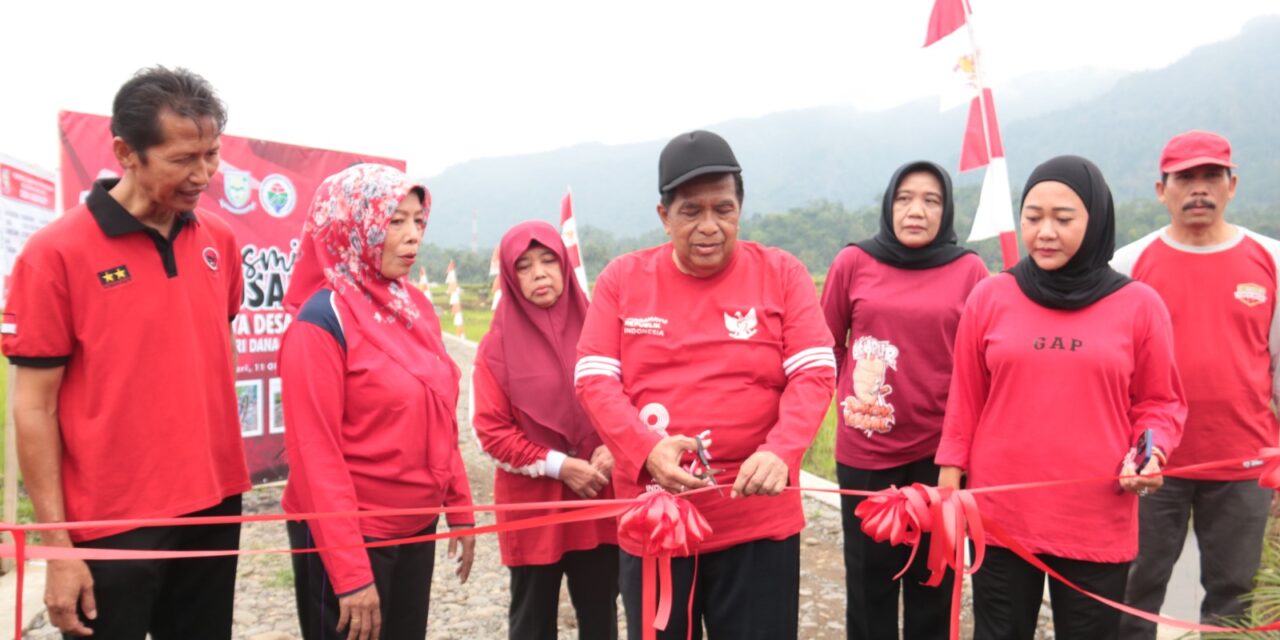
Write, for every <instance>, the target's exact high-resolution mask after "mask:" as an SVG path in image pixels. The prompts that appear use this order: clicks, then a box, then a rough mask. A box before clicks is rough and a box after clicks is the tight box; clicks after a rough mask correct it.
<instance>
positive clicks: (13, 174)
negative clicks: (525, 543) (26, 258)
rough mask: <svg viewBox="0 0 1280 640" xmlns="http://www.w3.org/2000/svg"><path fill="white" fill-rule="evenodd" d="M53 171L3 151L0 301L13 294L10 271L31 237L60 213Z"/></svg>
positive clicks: (0, 167)
mask: <svg viewBox="0 0 1280 640" xmlns="http://www.w3.org/2000/svg"><path fill="white" fill-rule="evenodd" d="M54 194H55V187H54V183H53V174H52V173H49V172H48V171H45V170H43V169H39V168H37V167H35V166H32V165H29V164H26V163H24V162H21V161H19V160H17V159H15V158H10V157H9V156H6V155H3V154H0V274H3V291H0V303H3V301H4V300H6V299H8V297H9V274H10V273H11V272H12V271H13V261H14V260H16V259H17V258H18V254H19V253H20V252H21V251H22V246H23V245H24V244H26V243H27V238H30V237H31V234H33V233H35V232H36V230H38V229H39V228H40V227H43V226H44V225H46V224H49V223H50V222H52V221H53V219H54V218H55V217H57V215H58V208H57V206H56V205H55V203H54Z"/></svg>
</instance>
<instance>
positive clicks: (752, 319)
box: [724, 307, 756, 340]
mask: <svg viewBox="0 0 1280 640" xmlns="http://www.w3.org/2000/svg"><path fill="white" fill-rule="evenodd" d="M724 328H726V329H728V330H729V337H730V338H735V339H738V340H746V339H747V338H750V337H751V336H754V335H755V334H756V309H755V307H752V308H751V310H750V311H747V315H745V316H744V315H742V312H741V311H735V312H734V313H733V315H729V313H728V312H725V314H724Z"/></svg>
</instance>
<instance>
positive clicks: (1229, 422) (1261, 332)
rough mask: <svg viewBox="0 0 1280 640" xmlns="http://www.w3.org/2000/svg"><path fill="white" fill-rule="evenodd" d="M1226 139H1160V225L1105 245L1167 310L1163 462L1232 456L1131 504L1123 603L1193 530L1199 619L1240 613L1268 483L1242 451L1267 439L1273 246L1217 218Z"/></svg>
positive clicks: (1143, 599) (1276, 258)
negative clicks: (1169, 373) (1176, 382)
mask: <svg viewBox="0 0 1280 640" xmlns="http://www.w3.org/2000/svg"><path fill="white" fill-rule="evenodd" d="M1235 166H1236V165H1235V164H1233V163H1232V162H1231V143H1229V142H1228V141H1227V139H1226V138H1223V137H1222V136H1220V135H1217V134H1214V133H1209V132H1206V131H1188V132H1186V133H1183V134H1179V135H1177V136H1174V137H1173V139H1171V140H1170V141H1169V143H1168V144H1167V145H1166V146H1165V148H1164V153H1163V154H1162V155H1161V157H1160V175H1161V177H1160V181H1159V182H1157V183H1156V197H1157V198H1159V199H1160V201H1161V202H1162V203H1164V205H1165V206H1166V207H1167V208H1168V209H1169V225H1168V226H1166V227H1164V228H1162V229H1159V230H1157V231H1154V232H1152V233H1151V234H1149V235H1147V236H1146V237H1144V238H1142V239H1140V240H1138V241H1137V242H1134V243H1133V244H1130V245H1129V246H1127V247H1124V248H1123V249H1121V250H1119V251H1117V252H1116V255H1115V259H1114V260H1113V262H1112V266H1113V267H1115V268H1116V270H1118V271H1120V272H1121V273H1127V274H1129V275H1130V276H1132V277H1133V278H1134V279H1136V280H1140V281H1142V282H1145V283H1147V284H1149V285H1151V286H1152V287H1153V288H1155V290H1156V291H1157V292H1158V293H1159V294H1160V297H1161V298H1163V299H1164V302H1165V304H1166V305H1167V306H1168V307H1169V313H1170V315H1171V316H1172V317H1173V332H1174V351H1175V355H1176V358H1177V363H1178V370H1179V372H1180V373H1181V376H1182V382H1183V385H1184V387H1185V388H1186V394H1187V405H1188V413H1187V423H1186V431H1185V432H1184V434H1183V436H1182V444H1181V445H1179V447H1178V449H1177V450H1176V451H1173V452H1171V454H1170V459H1169V464H1168V466H1169V467H1171V468H1172V467H1183V466H1187V465H1193V464H1198V463H1202V462H1212V461H1215V460H1225V459H1246V460H1247V461H1246V462H1245V463H1244V464H1241V465H1238V466H1235V467H1232V468H1227V469H1214V470H1208V471H1203V472H1198V473H1194V474H1187V475H1185V476H1180V477H1178V478H1165V480H1164V487H1163V488H1162V489H1161V490H1160V492H1159V493H1158V494H1152V495H1150V496H1147V497H1145V498H1144V499H1143V500H1142V501H1141V503H1140V506H1139V550H1138V558H1137V560H1135V561H1134V562H1133V565H1132V566H1131V568H1130V570H1129V583H1128V587H1127V590H1126V591H1127V593H1126V600H1127V601H1128V602H1129V604H1131V605H1133V606H1135V607H1137V608H1139V609H1143V610H1145V611H1151V612H1158V611H1159V610H1160V606H1161V604H1163V602H1164V596H1165V589H1166V587H1167V586H1168V582H1169V575H1170V574H1171V573H1172V571H1173V565H1174V563H1175V562H1176V561H1177V560H1178V554H1179V553H1180V552H1181V551H1182V547H1183V543H1184V541H1185V539H1186V535H1187V523H1188V520H1190V521H1191V522H1192V523H1194V525H1195V533H1196V539H1197V541H1198V542H1199V544H1200V571H1201V576H1200V582H1201V584H1202V585H1203V586H1204V590H1205V596H1204V601H1203V602H1202V603H1201V606H1200V618H1201V620H1202V621H1205V622H1216V621H1218V620H1219V619H1221V618H1223V617H1231V616H1238V615H1240V614H1241V613H1243V612H1244V604H1243V603H1242V601H1241V600H1240V597H1241V596H1243V595H1245V594H1246V593H1248V592H1249V591H1250V590H1251V589H1252V588H1253V577H1254V574H1255V573H1256V572H1257V570H1258V563H1259V559H1260V558H1261V554H1262V540H1263V534H1264V532H1265V529H1266V522H1267V514H1268V507H1269V505H1270V503H1271V492H1270V491H1268V490H1266V489H1263V488H1261V487H1259V486H1258V483H1257V481H1256V478H1257V470H1256V468H1255V467H1257V466H1258V465H1260V464H1261V462H1260V461H1258V460H1253V459H1252V457H1253V456H1256V455H1257V453H1258V450H1259V449H1260V448H1262V447H1274V446H1276V441H1277V437H1278V435H1280V423H1277V421H1276V416H1275V413H1274V412H1273V411H1272V408H1271V407H1272V403H1273V402H1275V401H1276V400H1277V399H1280V393H1278V391H1280V388H1278V387H1277V385H1276V382H1277V379H1276V378H1275V376H1274V375H1273V373H1274V371H1275V367H1276V363H1277V362H1278V361H1280V317H1278V316H1277V314H1276V310H1277V307H1276V280H1277V265H1278V264H1280V242H1277V241H1275V240H1273V239H1271V238H1268V237H1266V236H1262V235H1259V234H1256V233H1254V232H1252V231H1250V230H1248V229H1245V228H1244V227H1241V226H1238V225H1233V224H1230V223H1228V222H1227V220H1226V218H1225V216H1224V213H1225V210H1226V208H1227V204H1228V203H1230V202H1231V199H1232V198H1233V197H1234V196H1235V192H1236V183H1237V182H1238V180H1239V177H1238V176H1236V175H1234V174H1233V173H1232V169H1233V168H1235ZM1122 637H1124V638H1155V637H1156V627H1155V625H1154V624H1152V623H1150V622H1146V621H1144V620H1140V619H1138V618H1135V617H1133V616H1125V618H1124V622H1123V625H1122Z"/></svg>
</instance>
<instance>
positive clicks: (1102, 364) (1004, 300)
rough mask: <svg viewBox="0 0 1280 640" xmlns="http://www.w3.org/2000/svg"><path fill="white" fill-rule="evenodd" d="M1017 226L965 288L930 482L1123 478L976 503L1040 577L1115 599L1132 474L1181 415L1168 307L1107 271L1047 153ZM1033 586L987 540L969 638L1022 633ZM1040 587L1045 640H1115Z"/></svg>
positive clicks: (1066, 163) (1086, 175)
mask: <svg viewBox="0 0 1280 640" xmlns="http://www.w3.org/2000/svg"><path fill="white" fill-rule="evenodd" d="M1020 226H1021V234H1022V244H1023V247H1024V248H1025V249H1026V250H1027V253H1028V254H1029V255H1028V256H1027V257H1026V258H1023V259H1022V260H1021V261H1020V262H1019V263H1018V264H1017V265H1015V266H1014V267H1013V268H1012V269H1010V270H1009V271H1008V272H1006V273H1003V274H1000V275H998V276H996V277H994V278H991V279H989V280H987V281H985V282H983V283H981V284H979V285H978V286H977V287H976V288H975V289H974V290H973V293H972V294H971V295H970V296H969V300H968V302H967V303H966V304H965V309H964V313H963V314H962V315H961V318H960V328H959V331H958V333H957V335H956V350H955V370H954V373H953V375H952V378H951V393H950V396H949V398H948V400H947V413H946V420H945V422H944V425H943V430H942V442H941V444H940V445H939V447H938V454H937V457H936V458H935V460H936V462H937V463H938V465H939V466H941V467H942V471H941V473H940V476H939V480H938V484H939V486H941V487H952V488H956V487H959V486H960V481H961V476H962V475H964V476H967V479H968V487H969V488H980V487H989V486H993V485H1007V484H1015V483H1022V482H1034V481H1044V480H1069V479H1075V478H1096V477H1098V476H1107V475H1116V474H1120V475H1123V476H1127V477H1125V478H1123V479H1122V480H1121V481H1120V482H1119V483H1118V484H1116V483H1112V484H1107V483H1099V482H1087V483H1082V484H1068V485H1064V486H1060V487H1055V488H1050V489H1043V490H1036V491H1013V492H1003V493H994V494H980V495H979V496H978V502H979V506H980V507H981V510H982V513H983V515H984V516H985V517H988V518H990V519H992V520H993V521H995V522H998V523H999V524H1000V526H1001V527H1002V528H1003V529H1004V530H1005V531H1007V532H1008V533H1009V534H1010V535H1011V536H1013V537H1014V538H1015V539H1016V540H1017V541H1018V543H1019V544H1021V545H1022V546H1024V547H1026V548H1027V549H1028V550H1030V551H1031V552H1033V553H1035V554H1036V555H1037V557H1038V558H1039V559H1040V560H1042V561H1043V562H1044V563H1045V564H1047V565H1048V566H1049V567H1050V568H1052V569H1054V570H1055V571H1057V572H1059V573H1061V574H1062V575H1063V576H1064V577H1066V578H1067V579H1069V580H1072V581H1073V582H1075V583H1076V584H1077V585H1079V586H1081V587H1082V588H1084V589H1086V590H1088V591H1091V592H1093V593H1095V594H1098V595H1101V596H1105V597H1107V598H1111V599H1113V600H1121V599H1123V597H1124V586H1125V579H1126V575H1127V573H1128V566H1129V562H1130V561H1132V560H1133V558H1134V557H1135V556H1136V555H1137V551H1138V519H1137V510H1138V497H1140V496H1144V495H1147V494H1148V493H1150V492H1152V491H1156V490H1158V489H1159V488H1160V485H1161V482H1162V479H1161V478H1160V477H1159V476H1151V477H1140V476H1136V475H1134V473H1135V471H1137V470H1139V469H1140V470H1141V472H1142V473H1148V474H1149V473H1156V472H1159V471H1160V468H1161V465H1162V464H1163V461H1164V458H1165V455H1166V454H1167V453H1168V452H1170V451H1172V450H1173V448H1174V447H1176V446H1177V445H1178V441H1179V440H1180V439H1181V437H1182V425H1183V422H1184V420H1185V419H1186V413H1187V405H1186V400H1185V398H1184V395H1183V391H1182V384H1181V382H1180V381H1179V378H1178V371H1177V368H1176V366H1175V365H1174V360H1173V336H1172V327H1171V324H1170V320H1169V312H1168V311H1167V310H1166V309H1165V306H1164V303H1163V302H1161V301H1160V298H1159V297H1158V296H1157V294H1156V293H1155V291H1153V290H1152V289H1151V288H1150V287H1148V286H1146V285H1145V284H1142V283H1139V282H1133V281H1131V280H1129V279H1128V278H1127V277H1125V276H1123V275H1121V274H1119V273H1117V272H1116V271H1114V270H1112V269H1111V267H1110V266H1108V262H1109V261H1110V259H1111V256H1112V253H1113V251H1114V250H1115V207H1114V205H1113V203H1112V199H1111V191H1110V189H1109V188H1108V187H1107V183H1106V181H1105V179H1104V178H1103V176H1102V172H1101V171H1100V170H1099V169H1098V168H1097V167H1096V166H1095V165H1094V164H1093V163H1092V162H1090V161H1088V160H1086V159H1084V158H1081V157H1078V156H1059V157H1057V158H1053V159H1052V160H1049V161H1047V162H1045V163H1044V164H1041V165H1040V166H1038V167H1036V168H1035V170H1034V171H1032V173H1031V176H1030V177H1029V178H1028V179H1027V184H1026V187H1025V188H1024V189H1023V194H1022V211H1021V216H1020ZM1148 445H1150V448H1148ZM1148 452H1150V457H1149V458H1148ZM1044 579H1045V576H1044V573H1043V572H1041V571H1039V570H1038V569H1036V568H1035V567H1033V566H1031V565H1030V564H1029V563H1027V562H1026V561H1024V560H1022V559H1021V558H1018V557H1017V556H1016V555H1014V554H1013V553H1012V552H1011V551H1009V550H1008V549H1004V548H1001V547H999V546H996V545H994V544H991V545H989V546H988V547H987V555H986V559H985V561H984V562H983V565H982V568H981V570H979V571H978V572H977V573H976V574H974V618H975V628H974V637H975V638H977V639H979V640H981V639H983V638H1001V639H1007V638H1032V637H1033V636H1034V634H1035V629H1036V619H1037V616H1038V612H1039V609H1040V600H1041V594H1042V592H1043V590H1044ZM1049 593H1050V597H1051V599H1052V602H1053V619H1054V630H1055V632H1056V634H1057V637H1059V638H1063V639H1066V640H1071V639H1073V638H1088V639H1090V640H1096V639H1107V638H1115V637H1117V636H1118V633H1119V623H1120V612H1119V611H1117V610H1115V609H1111V608H1109V607H1107V606H1105V605H1103V604H1101V603H1099V602H1097V601H1095V600H1092V599H1090V598H1088V597H1086V596H1084V595H1082V594H1079V593H1077V592H1075V591H1072V590H1071V589H1069V588H1068V587H1066V586H1064V585H1062V584H1060V583H1058V582H1057V581H1052V582H1051V583H1050V585H1049Z"/></svg>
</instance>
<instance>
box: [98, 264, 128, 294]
mask: <svg viewBox="0 0 1280 640" xmlns="http://www.w3.org/2000/svg"><path fill="white" fill-rule="evenodd" d="M132 279H133V277H132V276H130V275H129V267H127V266H125V265H123V264H122V265H120V266H118V267H111V268H110V269H104V270H102V271H99V272H98V283H99V284H101V285H102V286H104V287H108V288H109V287H114V286H116V285H121V284H124V283H126V282H129V281H130V280H132Z"/></svg>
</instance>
